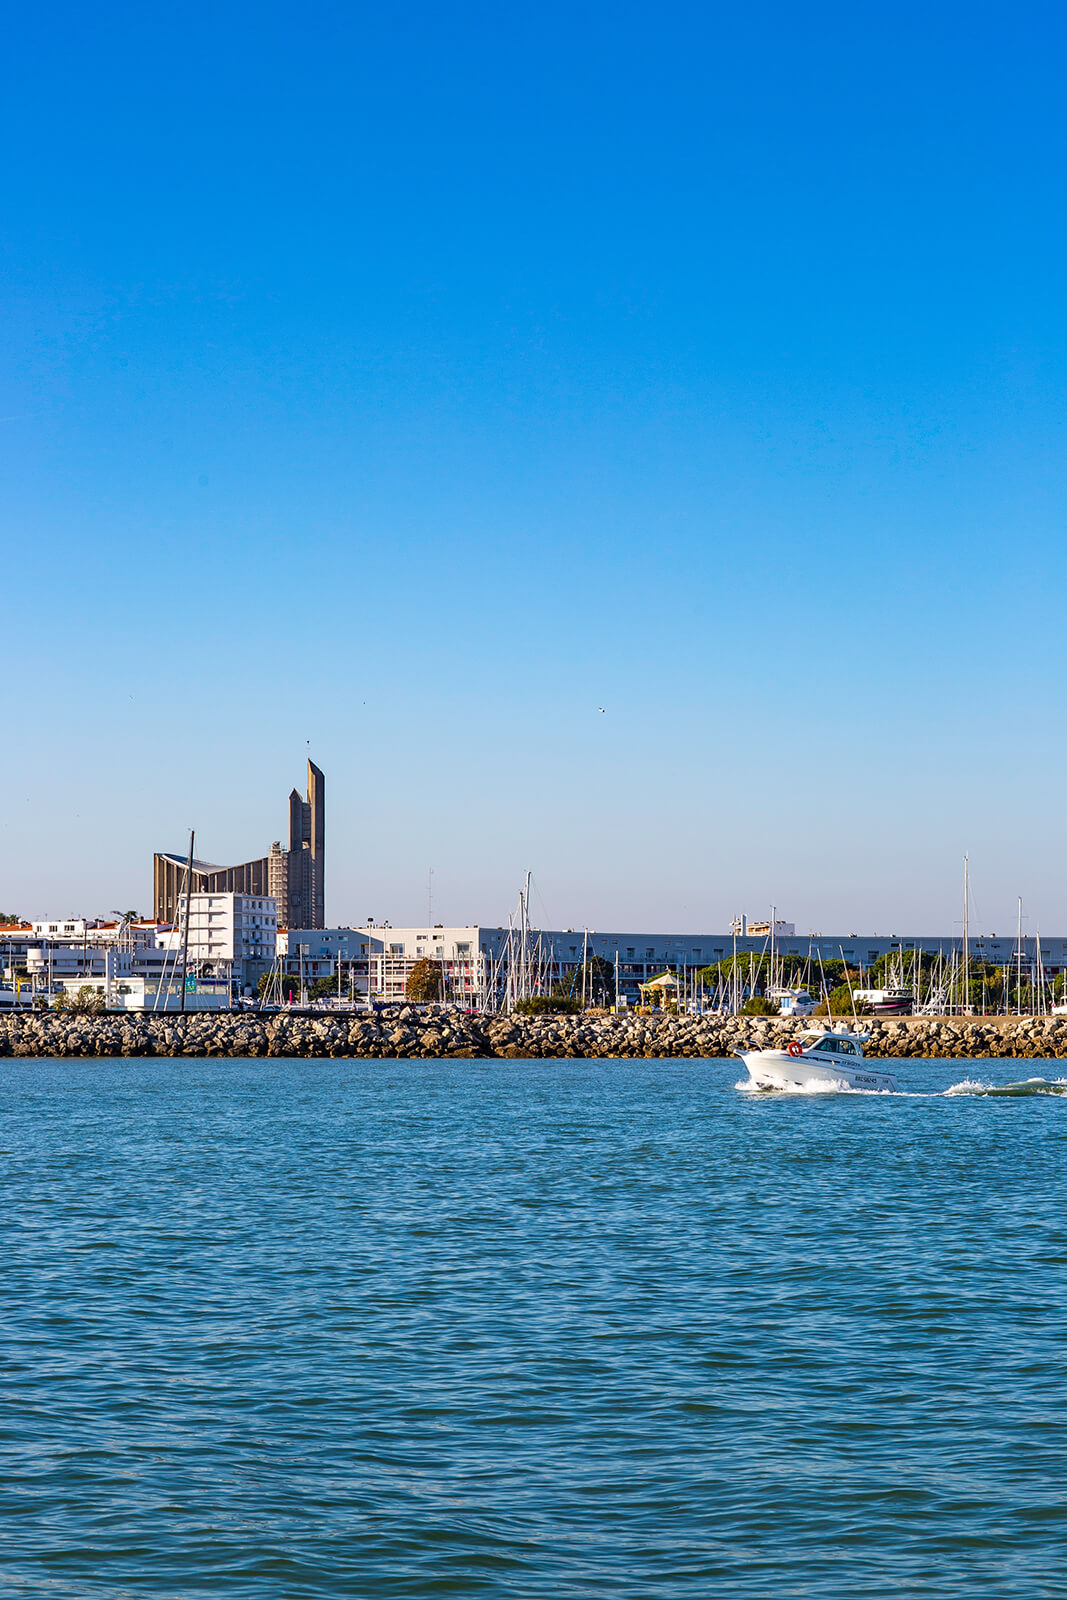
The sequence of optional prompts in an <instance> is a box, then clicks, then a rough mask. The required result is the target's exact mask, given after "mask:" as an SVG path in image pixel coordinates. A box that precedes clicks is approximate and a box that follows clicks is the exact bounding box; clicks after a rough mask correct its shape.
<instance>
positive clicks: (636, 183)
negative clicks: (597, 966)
mask: <svg viewBox="0 0 1067 1600" xmlns="http://www.w3.org/2000/svg"><path fill="white" fill-rule="evenodd" d="M1065 27H1067V25H1065V22H1064V14H1063V12H1062V9H1061V8H1059V7H1054V6H1053V5H1051V4H1049V5H1035V4H1027V3H1025V0H1024V3H1023V4H1018V3H1014V4H1011V5H1008V4H1000V5H989V4H982V3H981V0H979V3H978V4H973V3H972V4H968V5H963V4H937V3H934V4H932V5H931V4H928V3H924V4H921V5H920V4H915V3H903V4H901V3H894V4H893V5H891V6H889V5H885V6H882V7H877V6H876V7H874V8H871V7H864V6H856V5H854V4H849V5H844V4H828V3H826V0H813V3H809V4H805V5H799V4H792V5H768V4H760V3H758V0H757V3H756V4H752V5H747V6H744V7H739V6H730V7H725V6H716V5H708V4H679V3H672V0H667V3H666V4H662V3H660V4H656V5H652V4H648V3H645V4H639V5H635V4H627V3H625V0H623V3H619V0H615V3H613V4H611V5H607V4H603V3H594V4H581V3H578V4H575V3H574V0H570V3H568V4H566V5H563V4H559V3H557V0H545V3H542V4H541V5H539V6H536V7H518V6H513V5H503V6H501V5H488V4H482V5H474V4H464V3H456V0H452V3H450V4H448V5H443V4H441V5H431V4H426V3H419V0H414V3H413V4H411V5H409V6H407V7H402V8H401V7H385V6H381V5H375V6H369V5H359V4H347V5H324V4H321V3H314V0H312V3H311V4H310V5H305V6H303V7H300V8H297V7H281V6H278V5H276V4H269V3H268V4H265V5H262V4H261V5H257V6H255V7H253V6H251V5H241V4H233V3H226V0H222V3H221V4H219V3H216V4H212V5H211V6H206V5H196V4H193V5H188V6H185V7H177V8H175V7H166V8H158V7H145V6H143V5H136V6H135V5H133V4H128V5H124V6H120V5H116V4H114V3H111V0H101V3H100V4H98V5H95V6H93V7H86V6H83V5H82V6H77V7H75V6H73V5H70V6H59V5H54V4H49V3H48V0H45V3H44V4H42V5H40V6H38V7H36V8H29V7H23V8H22V9H21V11H20V12H19V13H18V14H15V13H14V12H11V13H9V16H8V23H7V28H8V33H7V39H6V49H5V52H4V59H3V64H2V66H0V106H2V116H3V124H4V150H5V155H4V162H3V174H2V178H0V185H2V201H0V272H2V283H3V296H4V302H5V310H4V316H3V321H2V331H0V341H2V344H0V351H2V356H0V361H2V365H0V384H2V394H0V451H2V483H3V490H2V519H3V520H2V526H3V550H4V556H3V564H2V577H0V593H2V611H3V622H4V637H5V643H6V649H5V651H4V655H3V660H4V672H3V696H2V705H3V720H4V727H5V740H4V747H5V751H6V757H7V759H6V763H5V766H6V771H5V780H4V785H3V800H2V817H0V821H2V827H3V834H2V851H0V906H2V908H3V909H4V910H15V911H20V912H22V913H23V914H24V915H30V916H33V915H38V916H43V915H46V914H53V913H65V914H71V913H96V912H103V911H108V910H110V909H112V908H114V907H122V908H125V907H127V906H137V907H139V908H141V909H147V907H148V905H149V902H150V890H151V855H152V851H153V849H156V848H163V849H182V848H183V847H184V846H185V845H186V843H187V840H188V829H189V828H190V827H195V828H196V830H197V853H198V854H202V855H204V856H205V857H207V858H209V859H213V860H217V861H232V860H243V859H245V858H247V857H248V856H251V855H256V854H260V853H262V852H263V851H264V850H265V849H266V848H267V847H268V846H269V844H270V842H271V840H272V839H274V838H278V837H281V836H283V830H284V827H285V816H286V812H285V796H286V794H287V792H288V790H289V789H290V787H291V786H292V785H293V784H294V783H300V784H302V782H303V775H304V761H305V757H306V755H307V753H308V749H309V747H310V750H311V753H312V754H313V755H314V758H315V760H316V761H317V762H318V763H319V764H320V766H322V768H323V769H324V771H325V773H326V775H327V782H328V785H329V788H328V796H329V802H328V839H329V875H328V882H327V915H328V917H329V919H330V920H332V921H340V922H355V921H359V920H362V919H363V918H364V917H365V916H367V915H368V914H371V915H374V916H376V917H378V918H379V919H381V918H389V919H390V920H391V921H392V922H393V923H394V924H396V925H400V924H401V923H405V922H408V921H419V920H421V919H422V918H423V917H425V915H426V911H427V874H428V871H429V869H430V868H431V867H432V868H433V869H434V880H433V881H434V900H433V915H434V920H438V921H456V922H466V921H468V920H480V921H483V922H490V923H491V922H498V921H501V920H503V919H504V918H506V915H507V912H508V910H509V908H510V907H511V906H512V905H513V904H514V901H515V898H516V894H517V891H518V888H519V885H520V882H521V877H522V874H523V872H524V871H525V869H526V868H527V867H529V868H531V869H532V870H533V872H534V876H535V882H536V884H537V886H538V900H537V904H536V906H535V910H536V911H537V913H538V916H539V919H540V920H541V921H542V923H543V924H544V925H546V926H556V925H567V926H571V925H573V926H579V927H580V926H582V925H588V926H590V927H595V928H601V929H608V928H617V929H625V928H640V927H646V928H649V929H659V930H672V929H677V930H679V931H688V930H693V931H697V930H711V929H718V928H722V927H723V926H724V925H725V924H726V923H727V922H728V920H729V918H730V916H731V915H732V914H733V913H734V912H735V911H741V910H745V911H747V912H748V913H749V915H750V916H754V915H757V914H766V911H767V909H768V908H769V906H770V904H771V903H772V901H773V902H774V903H775V904H776V905H777V906H778V908H779V914H780V915H783V916H786V917H788V918H789V919H790V920H793V921H795V922H796V923H797V926H798V928H801V929H805V930H806V929H809V928H814V929H820V930H823V931H828V932H829V931H846V932H847V931H850V930H852V929H861V930H864V931H872V932H873V931H877V932H884V933H889V932H906V931H913V932H925V931H938V930H942V929H945V930H948V929H951V928H952V927H953V926H954V925H958V922H959V918H960V907H959V899H960V890H959V884H960V876H961V860H962V856H963V853H964V851H965V850H966V851H969V853H970V858H971V866H972V878H973V883H974V892H975V901H976V924H977V925H976V931H981V932H989V931H996V932H1002V931H1003V930H1005V929H1010V928H1011V927H1013V926H1014V920H1015V897H1016V895H1018V894H1022V895H1023V896H1024V897H1025V901H1026V911H1027V919H1028V920H1027V929H1028V931H1030V932H1032V931H1034V929H1035V928H1041V929H1042V930H1043V931H1045V932H1048V933H1052V932H1058V933H1063V932H1067V814H1065V810H1064V804H1063V800H1064V793H1065V780H1067V770H1065V768H1067V761H1065V739H1064V731H1065V709H1067V676H1065V672H1064V662H1063V644H1062V631H1063V630H1062V620H1061V619H1062V618H1063V615H1064V612H1065V608H1067V548H1065V540H1064V512H1065V505H1067V466H1065V462H1067V457H1065V451H1064V445H1065V426H1064V422H1065V416H1064V379H1065V320H1064V304H1065V297H1064V288H1065V284H1064V277H1065V271H1064V263H1065V260H1067V252H1065V232H1067V228H1065V221H1064V216H1065V211H1064V110H1063V82H1064V71H1065V65H1067V62H1065V54H1067V52H1065V50H1064V38H1065ZM600 707H603V708H604V710H603V711H601V710H600V709H599V708H600ZM309 742H310V743H309Z"/></svg>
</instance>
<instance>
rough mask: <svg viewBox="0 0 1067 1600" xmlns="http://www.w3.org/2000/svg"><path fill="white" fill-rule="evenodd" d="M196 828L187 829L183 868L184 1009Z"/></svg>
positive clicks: (183, 1006)
mask: <svg viewBox="0 0 1067 1600" xmlns="http://www.w3.org/2000/svg"><path fill="white" fill-rule="evenodd" d="M195 838H196V830H195V829H194V828H190V829H189V864H188V866H187V867H186V869H185V927H184V928H183V929H182V1000H181V1009H182V1012H183V1013H184V1011H185V975H186V973H187V972H188V971H189V922H190V919H191V918H192V914H193V841H194V840H195Z"/></svg>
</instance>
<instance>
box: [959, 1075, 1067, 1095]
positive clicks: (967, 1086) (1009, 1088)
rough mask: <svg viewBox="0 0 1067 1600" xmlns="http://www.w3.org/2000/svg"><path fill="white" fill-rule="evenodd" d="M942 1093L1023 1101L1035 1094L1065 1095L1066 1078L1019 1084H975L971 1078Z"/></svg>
mask: <svg viewBox="0 0 1067 1600" xmlns="http://www.w3.org/2000/svg"><path fill="white" fill-rule="evenodd" d="M944 1092H945V1094H951V1095H981V1096H984V1097H986V1098H989V1097H997V1098H1000V1099H1004V1100H1025V1099H1027V1098H1028V1097H1029V1096H1030V1095H1035V1094H1067V1078H1026V1079H1024V1080H1023V1082H1021V1083H976V1082H975V1081H974V1080H973V1079H972V1078H964V1080H963V1082H962V1083H954V1084H953V1085H952V1087H951V1089H946V1090H945V1091H944Z"/></svg>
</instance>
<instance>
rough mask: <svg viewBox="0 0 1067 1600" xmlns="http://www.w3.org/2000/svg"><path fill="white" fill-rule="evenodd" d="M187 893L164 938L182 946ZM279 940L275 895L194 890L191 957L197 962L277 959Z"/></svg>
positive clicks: (175, 946) (266, 961) (174, 946)
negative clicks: (174, 920)
mask: <svg viewBox="0 0 1067 1600" xmlns="http://www.w3.org/2000/svg"><path fill="white" fill-rule="evenodd" d="M184 918H185V896H184V895H182V896H181V897H180V899H179V902H178V920H177V922H176V923H175V925H174V927H173V928H172V929H170V930H169V931H168V932H167V933H166V934H165V935H163V939H164V941H165V943H166V945H167V947H168V948H169V949H171V950H179V951H180V950H181V948H182V945H183V942H184V937H185V928H184ZM277 944H278V902H277V901H276V900H275V899H274V897H273V896H272V895H254V894H194V895H191V896H190V912H189V960H190V961H196V962H208V961H210V962H229V963H231V964H236V963H239V962H253V963H256V962H262V963H264V964H265V965H269V963H270V962H272V961H273V960H274V957H275V952H276V949H277Z"/></svg>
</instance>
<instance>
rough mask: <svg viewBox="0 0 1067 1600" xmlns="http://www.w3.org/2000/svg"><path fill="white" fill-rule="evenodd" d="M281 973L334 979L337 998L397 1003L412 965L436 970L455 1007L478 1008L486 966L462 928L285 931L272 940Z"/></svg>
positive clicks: (471, 931)
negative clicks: (433, 965) (337, 979)
mask: <svg viewBox="0 0 1067 1600" xmlns="http://www.w3.org/2000/svg"><path fill="white" fill-rule="evenodd" d="M278 955H279V958H280V959H281V960H282V962H283V964H284V966H285V970H286V971H287V972H289V973H291V974H292V975H294V976H300V977H302V978H303V979H304V981H305V983H307V984H308V985H310V984H312V983H314V982H315V981H316V980H317V979H320V978H329V977H337V976H338V969H340V973H339V975H340V979H341V983H340V989H341V993H342V994H345V995H347V994H351V993H353V992H354V993H355V994H356V995H357V996H358V997H359V998H362V999H366V997H367V995H368V993H369V995H370V998H371V999H372V1000H376V1001H379V1000H380V1001H385V1000H402V999H403V998H404V994H405V989H406V986H407V981H408V978H409V977H410V975H411V970H412V968H413V967H414V965H415V963H416V962H417V961H422V960H430V961H434V962H436V963H437V964H438V965H439V966H440V968H441V974H442V980H443V989H444V998H445V999H446V1000H448V1001H451V1002H452V1003H454V1004H456V1005H478V1004H480V1003H481V1001H482V996H483V995H484V993H485V991H486V982H487V963H486V960H485V958H484V957H483V955H482V953H481V950H480V947H479V930H478V929H477V928H475V927H466V928H444V927H429V928H390V927H389V925H388V923H384V924H381V925H377V924H375V925H372V926H370V927H366V928H288V929H283V930H282V931H281V933H280V934H279V936H278Z"/></svg>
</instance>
